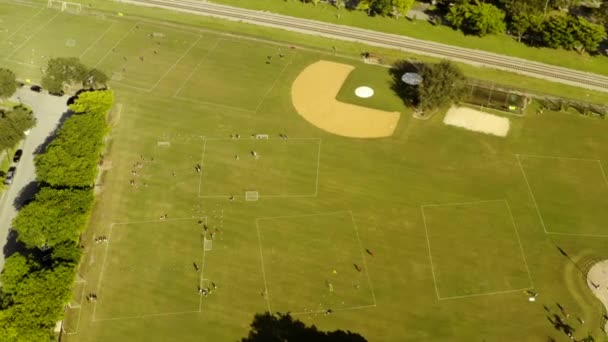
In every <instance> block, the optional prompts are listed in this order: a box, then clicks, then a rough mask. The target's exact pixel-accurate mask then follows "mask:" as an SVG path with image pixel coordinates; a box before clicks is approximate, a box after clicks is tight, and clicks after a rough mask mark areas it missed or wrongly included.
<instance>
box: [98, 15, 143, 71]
mask: <svg viewBox="0 0 608 342" xmlns="http://www.w3.org/2000/svg"><path fill="white" fill-rule="evenodd" d="M137 25H139V22H136V23H135V24H133V27H131V29H130V30H129V31H127V33H125V34H124V36H122V38H120V39H119V40H118V41H116V44H114V46H112V47H111V48H110V49H108V52H106V54H105V55H103V57H101V59H100V60H99V61H98V62H97V63H96V64H95V65H94V66H93V67H94V68H96V67H97V66H98V65H99V64H101V62H103V61H104V60H105V59H106V57H108V55H109V54H110V53H111V52H112V50H113V49H115V48H116V47H117V46H118V45H120V44H121V43H122V41H123V40H125V39H127V37H128V36H129V35H131V33H133V31H135V28H137Z"/></svg>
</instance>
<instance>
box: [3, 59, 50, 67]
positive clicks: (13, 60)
mask: <svg viewBox="0 0 608 342" xmlns="http://www.w3.org/2000/svg"><path fill="white" fill-rule="evenodd" d="M4 60H5V61H7V62H11V63H15V64H19V65H24V66H26V67H30V68H33V69H39V68H42V67H41V66H40V65H38V64H32V63H26V62H21V61H18V60H16V59H12V58H5V59H4Z"/></svg>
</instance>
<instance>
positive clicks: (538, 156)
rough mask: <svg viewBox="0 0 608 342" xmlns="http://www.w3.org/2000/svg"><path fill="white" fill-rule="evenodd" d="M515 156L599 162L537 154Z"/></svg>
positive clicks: (591, 159)
mask: <svg viewBox="0 0 608 342" xmlns="http://www.w3.org/2000/svg"><path fill="white" fill-rule="evenodd" d="M515 155H516V156H519V157H530V158H544V159H558V160H559V159H563V160H578V161H588V162H597V161H600V159H595V158H577V157H559V156H541V155H537V154H521V153H516V154H515Z"/></svg>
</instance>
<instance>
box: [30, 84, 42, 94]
mask: <svg viewBox="0 0 608 342" xmlns="http://www.w3.org/2000/svg"><path fill="white" fill-rule="evenodd" d="M30 90H31V91H35V92H37V93H39V92H41V91H42V87H41V86H39V85H33V86H31V87H30Z"/></svg>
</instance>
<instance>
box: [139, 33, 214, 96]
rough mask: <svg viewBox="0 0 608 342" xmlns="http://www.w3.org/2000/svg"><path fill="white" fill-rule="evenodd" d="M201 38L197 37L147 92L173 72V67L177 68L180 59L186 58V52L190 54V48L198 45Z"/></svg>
mask: <svg viewBox="0 0 608 342" xmlns="http://www.w3.org/2000/svg"><path fill="white" fill-rule="evenodd" d="M201 38H202V36H198V38H197V39H196V41H195V42H194V43H192V45H190V47H189V48H188V49H187V50H186V51H184V53H182V55H181V56H180V57H179V58H178V59H177V60H176V61H175V63H173V64H172V65H171V66H170V67H169V69H167V71H166V72H165V73H164V74H163V75H162V76H161V77H160V78H159V79H158V81H156V83H154V85H153V86H152V87H151V88H150V90H149V91H152V90H154V88H156V87H157V86H158V84H159V83H160V82H162V80H163V79H164V78H165V77H167V75H168V74H169V73H170V72H171V71H172V70H173V68H175V66H177V64H179V62H181V61H182V59H184V57H186V55H187V54H188V52H190V50H192V48H193V47H194V46H195V45H196V44H198V42H199V41H200V40H201Z"/></svg>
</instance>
